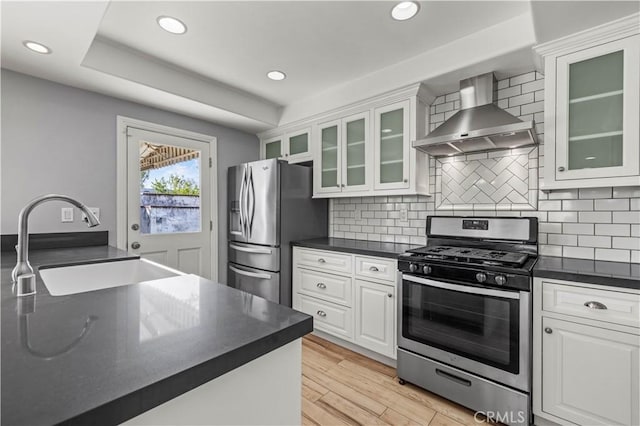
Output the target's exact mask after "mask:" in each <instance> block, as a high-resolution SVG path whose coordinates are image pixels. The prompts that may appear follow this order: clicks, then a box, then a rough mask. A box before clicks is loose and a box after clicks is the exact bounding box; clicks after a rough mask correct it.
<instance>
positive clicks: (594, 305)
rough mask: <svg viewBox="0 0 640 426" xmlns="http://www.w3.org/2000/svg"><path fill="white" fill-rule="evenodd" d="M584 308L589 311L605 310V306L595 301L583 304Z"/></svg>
mask: <svg viewBox="0 0 640 426" xmlns="http://www.w3.org/2000/svg"><path fill="white" fill-rule="evenodd" d="M584 306H586V307H587V308H589V309H607V305H605V304H604V303H600V302H596V301H595V300H591V301H589V302H584Z"/></svg>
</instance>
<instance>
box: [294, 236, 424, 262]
mask: <svg viewBox="0 0 640 426" xmlns="http://www.w3.org/2000/svg"><path fill="white" fill-rule="evenodd" d="M291 245H293V246H298V247H307V248H314V249H319V250H333V251H341V252H345V253H354V254H363V255H366V256H377V257H389V258H394V259H395V258H396V257H398V255H400V254H402V253H404V252H405V251H407V250H411V249H415V248H418V247H422V246H419V245H414V244H398V243H383V242H380V241H365V240H350V239H346V238H331V237H326V238H314V239H312V240H302V241H294V242H292V243H291Z"/></svg>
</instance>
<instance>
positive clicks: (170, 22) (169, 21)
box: [157, 16, 187, 34]
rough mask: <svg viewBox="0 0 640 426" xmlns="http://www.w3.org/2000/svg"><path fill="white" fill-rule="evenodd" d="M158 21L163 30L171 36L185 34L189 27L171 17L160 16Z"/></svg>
mask: <svg viewBox="0 0 640 426" xmlns="http://www.w3.org/2000/svg"><path fill="white" fill-rule="evenodd" d="M157 21H158V25H160V27H161V28H162V29H163V30H165V31H167V32H170V33H171V34H184V33H186V32H187V26H186V25H185V24H184V23H183V22H182V21H180V20H179V19H176V18H172V17H171V16H158V19H157Z"/></svg>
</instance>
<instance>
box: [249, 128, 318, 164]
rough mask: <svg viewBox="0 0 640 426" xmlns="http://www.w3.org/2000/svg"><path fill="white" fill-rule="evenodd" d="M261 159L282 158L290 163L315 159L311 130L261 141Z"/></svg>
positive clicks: (292, 132) (299, 130) (297, 131)
mask: <svg viewBox="0 0 640 426" xmlns="http://www.w3.org/2000/svg"><path fill="white" fill-rule="evenodd" d="M260 158H261V159H263V160H266V159H269V158H280V159H283V160H287V161H288V162H289V163H300V162H303V161H311V160H312V159H313V151H312V138H311V128H310V127H305V128H303V129H298V130H295V131H290V132H288V133H281V134H278V135H276V136H270V137H266V138H261V139H260Z"/></svg>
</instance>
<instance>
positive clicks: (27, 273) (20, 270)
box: [11, 194, 100, 296]
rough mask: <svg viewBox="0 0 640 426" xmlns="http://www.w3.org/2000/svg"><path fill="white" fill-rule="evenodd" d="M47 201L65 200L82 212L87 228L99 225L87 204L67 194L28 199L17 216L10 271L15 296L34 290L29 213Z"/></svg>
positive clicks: (32, 292) (31, 292) (33, 291)
mask: <svg viewBox="0 0 640 426" xmlns="http://www.w3.org/2000/svg"><path fill="white" fill-rule="evenodd" d="M47 201H66V202H67V203H70V204H72V205H74V206H76V207H77V208H79V209H80V210H82V211H83V212H84V214H85V215H86V216H87V218H86V221H87V224H88V226H89V228H93V227H94V226H98V225H100V221H99V220H98V218H97V217H96V216H95V215H94V214H93V212H92V211H91V210H89V208H88V207H87V206H85V205H84V204H83V203H81V202H80V201H78V200H75V199H73V198H71V197H69V196H66V195H59V194H47V195H41V196H40V197H38V198H35V199H33V200H31V201H29V202H28V203H27V205H26V206H24V207H23V208H22V210H20V215H19V216H18V245H17V246H16V251H17V252H18V261H17V263H16V266H15V268H13V271H12V272H11V278H12V281H13V285H14V291H15V293H16V295H17V296H28V295H30V294H34V293H35V292H36V277H35V275H34V273H33V268H32V267H31V265H30V264H29V229H28V227H29V215H30V214H31V211H32V210H33V209H34V208H35V207H36V206H38V205H40V204H42V203H44V202H47Z"/></svg>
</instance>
